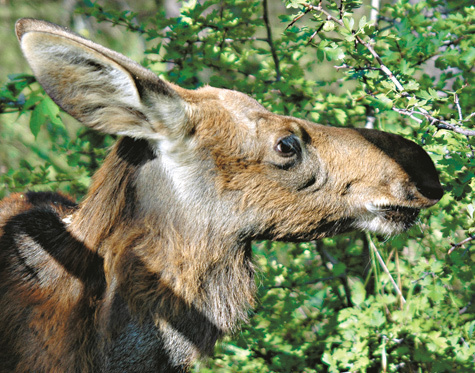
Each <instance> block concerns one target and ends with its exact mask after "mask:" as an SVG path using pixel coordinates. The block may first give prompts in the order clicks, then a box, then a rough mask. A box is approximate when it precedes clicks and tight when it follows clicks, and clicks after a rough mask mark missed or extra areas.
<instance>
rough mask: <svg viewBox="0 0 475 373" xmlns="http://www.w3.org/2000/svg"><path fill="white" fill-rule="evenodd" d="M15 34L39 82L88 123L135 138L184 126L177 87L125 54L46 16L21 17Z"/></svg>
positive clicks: (182, 103) (182, 104)
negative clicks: (51, 21) (48, 19)
mask: <svg viewBox="0 0 475 373" xmlns="http://www.w3.org/2000/svg"><path fill="white" fill-rule="evenodd" d="M16 33H17V37H18V40H19V41H20V45H21V48H22V50H23V53H24V55H25V57H26V59H27V60H28V63H29V64H30V66H31V68H32V70H33V72H34V74H35V76H36V78H37V80H38V82H39V83H40V84H41V85H42V86H43V88H44V89H45V91H46V92H47V93H48V95H49V96H51V98H52V99H53V100H54V101H55V102H56V103H57V104H58V105H59V106H60V107H61V108H63V109H64V110H65V111H66V112H68V113H69V114H71V115H72V116H73V117H75V118H76V119H78V120H79V121H81V122H82V123H83V124H85V125H86V126H88V127H91V128H94V129H96V130H99V131H101V132H105V133H110V134H117V135H124V136H130V137H136V138H161V137H163V136H169V135H170V133H171V132H173V133H175V134H176V132H177V131H180V130H181V127H186V102H185V101H184V100H183V99H182V98H181V97H180V95H179V94H178V92H177V90H176V88H178V87H174V86H172V85H171V84H169V83H166V82H164V81H163V80H161V79H159V78H158V77H157V76H156V75H155V74H153V73H152V72H151V71H150V70H147V69H145V68H144V67H142V66H140V65H139V64H137V63H136V62H134V61H132V60H130V59H128V58H127V57H125V56H123V55H121V54H119V53H117V52H114V51H112V50H109V49H107V48H104V47H102V46H100V45H98V44H96V43H93V42H91V41H89V40H87V39H84V38H82V37H81V36H79V35H76V34H74V33H72V32H70V31H68V30H67V29H64V28H61V27H59V26H56V25H54V24H51V23H48V22H44V21H39V20H34V19H28V18H24V19H20V20H19V21H17V23H16Z"/></svg>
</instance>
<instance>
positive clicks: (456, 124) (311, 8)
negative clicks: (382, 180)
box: [287, 0, 475, 137]
mask: <svg viewBox="0 0 475 373" xmlns="http://www.w3.org/2000/svg"><path fill="white" fill-rule="evenodd" d="M302 5H303V6H304V8H305V9H304V11H303V13H301V14H299V15H297V16H296V17H295V18H294V19H293V20H292V22H291V23H290V24H289V25H288V27H290V26H292V25H293V24H295V23H296V22H297V21H298V20H299V19H301V18H302V17H303V16H304V15H306V14H308V13H310V12H316V13H319V15H320V17H322V18H324V19H325V20H326V21H325V22H324V23H322V25H321V26H320V27H319V28H318V29H317V31H315V32H314V33H313V34H312V36H311V37H310V40H309V41H311V40H312V39H313V38H314V37H315V35H316V34H318V33H319V32H320V31H321V30H322V29H325V27H324V25H325V23H328V22H332V23H333V24H336V25H338V26H339V27H341V28H343V29H347V30H348V31H350V32H351V34H352V37H353V38H354V40H355V48H356V44H358V43H359V44H361V45H363V46H364V47H365V48H366V49H367V51H368V52H369V53H370V54H371V55H372V56H373V58H374V59H375V60H376V62H377V64H378V67H371V66H369V67H365V68H364V69H365V70H379V71H382V72H383V73H384V74H385V75H386V76H387V78H388V79H389V80H390V81H391V82H392V83H393V84H394V86H395V87H396V91H397V92H398V94H399V95H400V97H403V98H407V99H409V100H411V101H412V102H418V101H419V99H418V98H417V97H415V96H414V95H411V94H410V93H409V92H408V91H407V90H406V89H405V88H404V86H403V84H402V83H401V82H400V81H399V79H398V78H397V77H396V75H395V74H394V73H393V72H392V71H391V70H390V69H389V68H388V67H387V66H386V65H385V64H384V62H383V59H382V58H381V56H380V55H379V54H378V53H377V52H376V50H375V48H374V47H373V45H372V44H371V41H365V40H364V38H363V37H362V36H361V35H359V34H358V32H356V31H354V30H353V29H352V26H353V23H352V22H351V21H352V20H351V21H349V20H348V19H347V18H344V12H343V10H342V7H341V6H340V8H339V16H338V17H336V16H334V15H333V14H332V13H331V12H330V11H328V10H326V9H325V8H324V7H323V5H322V0H320V1H319V3H318V4H317V5H312V4H309V3H302ZM288 27H287V28H288ZM336 68H337V69H341V68H351V69H354V70H355V71H356V70H358V69H357V68H353V67H351V66H349V65H347V64H344V65H342V66H336ZM359 70H361V69H359ZM455 105H456V107H457V111H458V114H459V118H458V120H451V121H447V120H444V119H442V118H437V117H435V116H434V115H432V114H431V113H429V112H428V111H427V110H426V109H425V108H424V107H417V108H411V109H407V108H404V109H401V108H398V107H396V106H394V105H393V106H392V107H391V109H392V110H393V111H395V112H397V113H399V114H401V115H405V116H409V117H410V118H411V119H413V120H414V121H416V122H417V123H419V124H422V123H423V122H424V121H427V122H428V123H429V124H430V125H431V126H434V127H436V128H437V129H438V130H449V131H453V132H455V133H458V134H461V135H464V136H467V137H470V136H475V130H471V129H467V128H463V125H464V124H465V123H467V122H469V121H470V120H471V119H472V118H473V117H475V112H474V113H471V114H470V115H469V116H468V117H467V118H465V119H463V117H462V110H461V107H460V103H459V101H458V97H457V95H455ZM421 106H423V105H421Z"/></svg>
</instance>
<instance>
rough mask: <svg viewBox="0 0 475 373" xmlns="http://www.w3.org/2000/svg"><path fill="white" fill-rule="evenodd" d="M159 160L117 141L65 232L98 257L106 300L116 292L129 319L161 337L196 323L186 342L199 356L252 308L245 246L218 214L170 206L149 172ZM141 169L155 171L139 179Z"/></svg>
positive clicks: (134, 143)
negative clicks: (147, 323) (148, 324)
mask: <svg viewBox="0 0 475 373" xmlns="http://www.w3.org/2000/svg"><path fill="white" fill-rule="evenodd" d="M159 157H160V155H158V156H155V155H154V153H153V151H151V149H150V148H149V145H148V143H147V142H145V141H141V140H132V139H130V138H124V139H122V140H120V141H119V142H118V144H117V145H116V146H115V148H114V149H113V151H112V152H111V154H110V155H109V157H108V158H107V159H106V161H105V162H104V165H103V166H102V168H101V169H100V170H99V171H98V172H97V173H96V176H95V179H94V183H93V185H92V187H91V189H90V191H89V194H88V196H87V197H86V199H85V201H84V202H83V203H82V204H81V206H80V208H79V210H78V211H77V212H76V213H75V215H74V216H73V219H72V222H71V225H70V230H71V231H72V232H73V233H74V234H75V236H76V237H77V238H78V239H80V240H81V241H83V242H84V243H85V244H86V245H87V246H88V247H89V248H91V250H97V252H98V253H99V254H100V255H101V256H103V257H104V262H105V272H106V278H107V282H108V283H109V289H108V292H109V294H108V295H107V297H109V298H111V297H113V295H111V293H113V292H116V291H117V292H118V294H119V295H120V297H121V298H122V299H123V300H124V301H125V302H126V303H127V306H128V308H129V310H130V312H131V314H136V316H137V317H138V319H141V320H144V319H146V318H149V317H150V316H151V315H152V318H154V320H152V321H153V323H154V324H155V325H159V326H160V328H162V329H167V328H168V329H170V328H174V324H175V322H174V321H173V320H175V318H177V317H179V318H180V321H183V320H186V315H189V319H190V322H191V321H192V320H193V319H194V320H197V319H198V320H200V319H201V320H202V321H203V322H201V323H198V324H201V325H202V328H204V330H199V328H197V327H196V325H195V326H194V328H195V329H196V337H195V339H196V341H193V338H191V337H189V338H187V339H188V340H192V342H193V343H192V344H193V345H194V349H195V350H196V349H197V350H198V353H207V352H209V351H210V348H212V346H213V345H214V342H215V340H216V338H218V337H219V336H221V335H222V334H223V333H226V332H228V331H230V330H232V329H233V327H234V326H235V325H236V323H237V322H238V321H241V320H243V319H246V317H247V310H248V308H249V306H251V305H252V302H253V295H254V288H255V285H254V279H253V273H254V269H253V265H252V262H251V252H250V251H251V250H250V247H251V245H250V240H249V239H246V238H243V235H242V234H241V233H240V232H239V230H238V229H237V228H233V226H234V224H232V222H231V223H229V222H227V220H228V219H226V218H224V217H223V216H219V215H217V214H218V211H209V210H206V209H205V210H203V209H202V208H201V207H199V206H196V205H193V204H192V205H190V206H188V208H186V207H187V206H184V204H183V203H180V201H176V196H175V195H174V193H173V191H172V190H171V184H172V183H171V182H170V181H169V180H167V177H166V173H165V172H164V171H163V170H160V168H159V167H156V164H155V163H157V162H158V163H159V162H160V158H159ZM147 168H149V169H151V170H155V171H153V173H152V174H150V173H149V174H147V175H146V177H145V176H143V175H141V173H144V172H148V170H147ZM142 179H143V181H140V180H142ZM152 187H153V188H154V191H149V192H150V194H152V195H151V196H149V197H148V200H145V201H143V197H142V196H141V195H142V194H143V193H144V192H145V191H147V190H148V189H150V188H152ZM212 215H214V216H212ZM217 217H219V219H217ZM231 220H232V219H231ZM217 222H219V223H217ZM124 248H125V249H124ZM110 284H115V285H114V286H115V288H114V289H112V288H111V286H110ZM184 315H185V316H184ZM195 323H196V321H195ZM206 334H212V335H210V336H209V337H208V338H206V337H205V335H206ZM200 344H207V345H206V346H202V345H200ZM197 345H199V346H197Z"/></svg>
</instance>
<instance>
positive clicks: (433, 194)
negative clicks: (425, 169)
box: [416, 183, 444, 200]
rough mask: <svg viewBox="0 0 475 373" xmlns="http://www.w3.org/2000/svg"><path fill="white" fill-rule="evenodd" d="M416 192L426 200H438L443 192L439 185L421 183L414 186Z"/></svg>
mask: <svg viewBox="0 0 475 373" xmlns="http://www.w3.org/2000/svg"><path fill="white" fill-rule="evenodd" d="M416 187H417V190H418V191H419V192H420V193H421V194H422V195H423V196H424V197H426V198H429V199H433V200H440V199H441V198H442V196H443V195H444V190H443V189H442V186H441V185H440V184H439V183H421V184H417V185H416Z"/></svg>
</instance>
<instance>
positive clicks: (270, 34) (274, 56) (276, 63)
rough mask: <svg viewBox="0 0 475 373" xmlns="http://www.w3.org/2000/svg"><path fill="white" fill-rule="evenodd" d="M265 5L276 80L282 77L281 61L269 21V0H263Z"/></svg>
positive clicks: (268, 40) (265, 18)
mask: <svg viewBox="0 0 475 373" xmlns="http://www.w3.org/2000/svg"><path fill="white" fill-rule="evenodd" d="M262 3H263V6H264V15H263V16H264V23H265V25H266V30H267V43H268V44H269V47H270V50H271V53H272V59H273V60H274V66H275V74H276V77H275V80H276V81H280V79H281V74H280V62H279V58H278V57H277V51H276V50H275V46H274V42H273V41H272V30H271V27H270V22H269V7H268V5H267V0H263V1H262Z"/></svg>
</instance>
